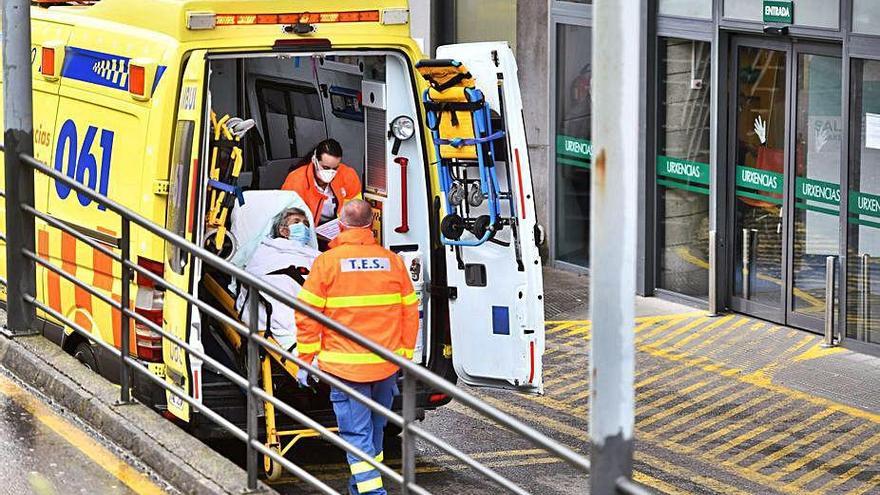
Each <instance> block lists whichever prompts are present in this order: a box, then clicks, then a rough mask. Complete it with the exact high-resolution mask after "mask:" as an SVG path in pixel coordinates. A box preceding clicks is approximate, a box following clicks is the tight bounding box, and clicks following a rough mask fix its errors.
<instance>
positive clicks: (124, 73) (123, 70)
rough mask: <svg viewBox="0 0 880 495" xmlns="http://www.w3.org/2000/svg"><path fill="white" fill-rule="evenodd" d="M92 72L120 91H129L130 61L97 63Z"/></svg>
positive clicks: (117, 60)
mask: <svg viewBox="0 0 880 495" xmlns="http://www.w3.org/2000/svg"><path fill="white" fill-rule="evenodd" d="M92 72H94V73H95V74H97V75H98V77H100V78H102V79H104V80H105V81H107V82H109V83H111V84H112V85H114V86H118V87H119V89H128V84H127V83H128V60H126V59H124V58H114V59H110V60H101V61H100V62H95V64H94V65H93V66H92Z"/></svg>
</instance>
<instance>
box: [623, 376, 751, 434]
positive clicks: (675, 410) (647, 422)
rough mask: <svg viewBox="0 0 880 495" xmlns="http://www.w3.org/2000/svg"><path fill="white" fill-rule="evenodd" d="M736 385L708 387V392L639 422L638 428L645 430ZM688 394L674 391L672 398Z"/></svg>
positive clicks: (686, 391) (685, 390)
mask: <svg viewBox="0 0 880 495" xmlns="http://www.w3.org/2000/svg"><path fill="white" fill-rule="evenodd" d="M736 385H737V383H726V384H724V385H722V386H721V387H720V388H716V387H710V389H709V390H707V391H705V392H703V393H702V394H700V395H698V396H696V397H694V398H692V399H688V398H686V399H685V400H684V401H683V402H682V403H681V404H678V405H676V406H673V407H670V408H668V409H664V410H663V411H660V412H658V413H657V414H654V415H652V416H651V417H650V418H645V419H643V420H642V421H640V422H639V426H640V427H642V428H645V427H647V426H648V425H652V424H654V423H656V422H657V421H660V420H661V419H664V418H668V417H669V416H671V415H673V414H677V413H678V412H679V411H681V410H683V409H685V408H687V407H691V406H693V405H694V404H699V403H700V402H703V401H704V400H706V399H708V398H710V397H714V396H716V395H718V394H721V393H724V392H725V391H727V390H728V389H731V388H733V387H735V386H736ZM688 393H690V392H689V391H688V390H687V389H684V390H681V391H675V394H676V396H674V397H675V398H678V397H677V396H678V395H687V394H688Z"/></svg>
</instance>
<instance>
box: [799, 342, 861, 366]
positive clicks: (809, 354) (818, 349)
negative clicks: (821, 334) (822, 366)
mask: <svg viewBox="0 0 880 495" xmlns="http://www.w3.org/2000/svg"><path fill="white" fill-rule="evenodd" d="M842 352H848V351H847V350H846V349H844V348H842V347H822V344H816V345H814V346H813V347H810V348H809V349H807V351H806V352H804V353H803V354H801V355H800V356H797V357H795V358H794V359H792V360H791V361H792V362H794V363H800V362H803V361H809V360H811V359H817V358H822V357H827V356H833V355H835V354H840V353H842Z"/></svg>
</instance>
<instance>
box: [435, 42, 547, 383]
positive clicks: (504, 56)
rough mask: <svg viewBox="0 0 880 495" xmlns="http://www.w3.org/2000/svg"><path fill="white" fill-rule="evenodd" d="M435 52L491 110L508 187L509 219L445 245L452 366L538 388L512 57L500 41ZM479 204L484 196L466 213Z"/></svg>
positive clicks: (534, 266)
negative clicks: (461, 71) (481, 236)
mask: <svg viewBox="0 0 880 495" xmlns="http://www.w3.org/2000/svg"><path fill="white" fill-rule="evenodd" d="M437 58H438V59H454V60H458V61H459V62H462V63H463V64H464V65H465V66H467V68H468V69H469V70H470V72H471V74H472V75H473V76H474V77H475V78H476V81H477V82H476V84H477V87H478V89H480V90H481V91H482V92H483V93H484V95H485V98H486V101H487V102H488V104H489V106H490V108H491V110H492V114H493V115H494V116H495V118H493V119H492V120H493V127H494V130H498V129H503V130H504V132H505V137H504V138H502V139H499V140H497V141H495V142H494V144H495V150H496V151H495V159H496V172H497V177H498V182H499V184H500V189H501V191H502V192H508V193H509V196H508V197H506V198H502V200H501V201H500V203H501V208H500V212H501V216H502V217H504V218H507V219H508V222H509V223H508V224H507V225H505V226H504V228H503V229H501V230H500V231H499V232H497V233H496V234H495V237H494V239H493V240H491V241H489V242H486V243H484V244H482V245H479V246H457V247H453V246H446V247H445V251H446V267H447V268H446V270H447V284H448V286H449V289H448V295H449V297H450V301H449V307H450V327H451V329H450V330H451V337H452V361H453V365H454V368H455V371H456V373H457V374H458V377H459V378H460V379H461V380H462V381H464V382H465V383H467V384H469V385H482V386H493V387H501V388H511V389H516V390H520V391H525V392H531V393H542V392H543V382H542V356H543V353H544V296H543V282H542V274H541V258H540V255H539V251H538V245H537V243H536V237H538V235H539V234H538V230H537V224H536V214H535V201H534V192H533V189H532V172H531V168H530V166H529V154H528V147H527V143H526V135H525V125H524V121H523V113H522V97H521V95H520V88H519V82H518V80H517V66H516V60H515V58H514V55H513V52H512V51H511V49H510V47H509V46H508V45H507V43H504V42H490V43H466V44H457V45H448V46H442V47H439V48H438V49H437ZM441 196H442V195H441ZM440 200H441V202H444V203H445V202H446V201H447V198H445V197H441V198H440ZM443 206H444V208H445V204H444V205H443ZM481 208H483V209H485V208H486V201H484V202H483V204H482V206H480V207H476V208H473V209H472V210H471V211H472V214H473V215H474V216H476V215H479V214H480V212H481V211H482V210H480V209H481ZM441 210H442V211H445V209H441ZM485 211H488V210H485ZM464 235H465V236H471V235H472V234H470V233H467V232H466V233H465V234H464Z"/></svg>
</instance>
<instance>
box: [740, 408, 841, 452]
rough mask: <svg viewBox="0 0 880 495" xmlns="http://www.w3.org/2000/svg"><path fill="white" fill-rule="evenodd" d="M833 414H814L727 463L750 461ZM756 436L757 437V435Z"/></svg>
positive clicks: (825, 412) (823, 412) (831, 412)
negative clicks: (754, 456) (751, 458)
mask: <svg viewBox="0 0 880 495" xmlns="http://www.w3.org/2000/svg"><path fill="white" fill-rule="evenodd" d="M796 412H800V411H796ZM832 414H834V411H830V410H828V409H826V410H824V411H821V412H819V413H818V414H814V415H813V416H810V418H809V419H807V420H806V421H801V422H800V423H798V424H797V425H796V426H793V427H791V428H787V429H785V430H784V431H781V432H779V433H777V434H775V435H773V436H771V437H770V438H767V439H765V440H764V441H762V442H759V443H758V444H756V445H753V446H752V447H751V448H749V449H746V450H744V451H742V452H740V453H739V454H737V455H735V456H733V457H731V458H729V459H727V461H728V462H732V463H734V464H739V463H740V462H742V461H743V460H745V459H748V458H749V457H751V456H753V455H755V454H757V453H758V452H761V451H762V450H764V449H766V448H767V447H770V446H771V445H774V444H776V443H777V442H779V441H780V440H783V439H786V438H788V437H790V436H792V435H793V434H795V433H797V432H799V431H803V430H805V429H807V428H809V427H811V426H813V425H814V424H816V423H818V422H819V421H822V420H823V419H825V418H827V417H828V416H831V415H832ZM768 430H769V428H763V431H764V432H766V431H768ZM755 436H757V435H755ZM752 438H754V437H752ZM739 443H742V442H739Z"/></svg>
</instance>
